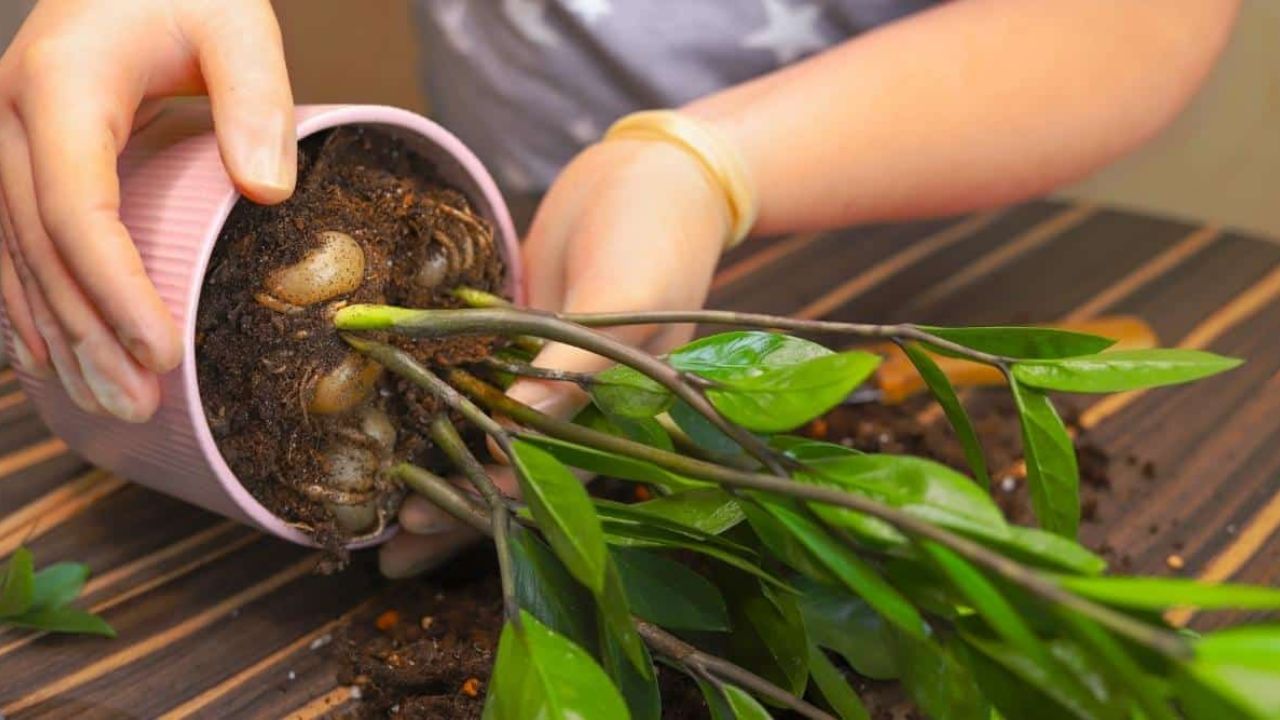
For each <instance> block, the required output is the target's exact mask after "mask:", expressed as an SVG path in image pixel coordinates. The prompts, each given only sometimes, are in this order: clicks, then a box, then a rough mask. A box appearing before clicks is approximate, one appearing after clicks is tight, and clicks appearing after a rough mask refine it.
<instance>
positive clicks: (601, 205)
mask: <svg viewBox="0 0 1280 720" xmlns="http://www.w3.org/2000/svg"><path fill="white" fill-rule="evenodd" d="M729 222H730V219H729V211H728V207H727V203H726V202H725V198H724V194H723V191H722V190H721V189H720V188H719V187H718V186H716V185H714V184H713V183H712V181H711V179H710V178H708V177H707V175H706V173H705V172H704V171H703V169H702V168H701V166H700V165H699V164H698V162H697V160H695V159H694V158H693V157H692V156H690V155H688V154H686V153H685V152H684V151H683V150H681V149H679V148H677V147H675V146H673V145H670V144H667V143H663V142H651V141H636V140H610V141H608V142H603V143H599V144H596V145H593V146H591V147H589V148H587V149H586V150H584V151H582V152H581V153H580V154H579V155H578V156H577V157H576V158H575V159H574V160H573V162H571V163H570V164H569V165H568V167H566V168H565V170H564V171H563V172H562V173H561V174H560V176H559V177H558V178H557V179H556V181H555V182H554V183H553V184H552V186H551V189H550V190H549V191H548V192H547V195H546V197H545V198H544V199H543V201H542V204H541V205H540V206H539V208H538V212H537V215H536V216H535V217H534V220H533V227H532V228H531V230H530V231H529V235H528V237H527V238H526V240H525V242H524V248H523V254H524V267H525V271H526V273H527V290H528V299H529V304H530V306H532V307H534V308H537V309H542V310H552V311H557V312H613V311H639V310H682V309H690V308H699V307H702V304H703V302H704V301H705V300H706V296H707V290H708V288H709V287H710V284H711V276H712V272H713V271H714V269H715V265H716V262H717V260H718V259H719V257H720V252H721V250H722V249H723V247H724V241H725V237H726V235H727V234H728V233H729ZM611 332H612V334H613V335H614V336H615V337H617V338H619V339H621V340H624V341H625V342H628V343H631V344H633V345H636V346H638V347H641V348H643V349H645V350H648V351H650V352H652V353H655V354H658V353H663V352H666V351H668V350H670V349H671V348H673V347H675V346H677V345H680V344H682V343H684V342H686V341H687V340H688V339H689V338H690V337H691V336H692V333H693V328H692V327H689V326H671V327H664V328H657V327H654V326H636V327H627V328H619V329H617V330H616V331H611ZM535 364H537V365H540V366H543V367H553V368H559V369H563V370H572V371H577V372H595V371H598V370H601V369H603V368H605V367H607V366H608V365H609V364H610V362H609V361H608V360H605V359H604V358H601V357H599V356H596V355H593V354H591V353H588V352H585V351H582V350H578V349H576V348H572V347H568V346H565V345H559V344H552V345H549V346H547V347H546V348H545V349H544V350H543V351H542V353H541V354H539V355H538V358H537V359H536V360H535ZM508 394H509V395H510V396H511V397H513V398H515V399H517V400H519V401H521V402H523V403H525V404H527V405H531V406H533V407H535V408H537V409H539V410H541V411H542V412H544V413H548V414H551V415H554V416H556V417H560V418H569V417H572V416H573V415H574V414H575V413H576V412H577V411H578V410H579V409H580V408H581V407H582V406H583V405H584V404H586V402H587V398H586V396H585V395H584V394H583V393H582V391H581V390H579V389H577V388H576V387H573V386H571V385H567V384H566V383H555V382H550V381H541V380H528V379H525V380H521V381H519V382H517V383H516V384H515V385H513V386H512V387H511V389H510V391H509V392H508ZM493 470H494V472H493V473H492V474H493V476H494V479H495V480H496V481H497V482H498V483H499V484H500V485H501V486H502V488H503V490H504V491H506V492H507V493H512V492H513V491H514V489H515V480H514V478H513V477H512V474H511V471H510V469H508V468H495V469H493ZM400 526H401V528H402V529H403V530H404V531H405V532H403V533H401V534H400V535H398V536H397V537H395V538H393V539H392V540H391V541H390V542H388V543H387V544H386V545H384V546H383V547H382V550H381V556H380V560H381V567H382V572H383V573H384V574H386V575H388V576H390V577H406V576H409V575H415V574H417V573H421V572H425V571H427V570H430V569H431V568H434V567H436V566H437V565H439V564H440V563H441V562H443V561H444V560H446V559H448V558H449V557H450V556H451V555H452V554H453V553H455V552H456V551H457V550H458V549H460V548H462V547H464V546H465V545H466V544H468V543H469V542H470V541H472V540H473V539H474V537H475V532H474V531H473V530H470V529H468V528H465V527H462V526H461V525H459V524H458V523H457V522H456V521H455V520H453V518H451V517H449V516H448V515H446V514H445V513H444V511H442V510H440V509H439V508H437V507H435V506H434V505H432V504H431V503H430V502H428V501H426V500H425V499H423V498H421V497H418V496H416V495H415V496H410V497H409V499H408V500H407V501H406V502H405V504H404V507H403V508H402V509H401V511H400Z"/></svg>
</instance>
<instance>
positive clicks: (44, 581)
mask: <svg viewBox="0 0 1280 720" xmlns="http://www.w3.org/2000/svg"><path fill="white" fill-rule="evenodd" d="M87 579H89V566H88V565H85V564H83V563H74V562H60V563H54V564H52V565H50V566H48V567H46V568H44V569H42V570H40V571H39V572H37V573H36V575H35V578H34V582H33V584H32V593H31V607H32V608H37V609H38V608H47V607H61V606H63V605H66V604H67V603H69V602H71V601H72V600H75V599H76V596H78V595H79V594H80V590H81V588H83V587H84V582H85V580H87Z"/></svg>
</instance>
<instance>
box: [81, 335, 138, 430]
mask: <svg viewBox="0 0 1280 720" xmlns="http://www.w3.org/2000/svg"><path fill="white" fill-rule="evenodd" d="M74 352H75V354H76V359H77V360H78V361H79V362H80V370H81V372H83V373H84V381H85V383H86V384H88V386H89V390H90V391H91V392H92V393H93V396H94V397H95V398H97V400H98V402H99V403H100V404H101V405H102V407H103V408H104V409H106V411H107V412H109V413H111V414H112V415H114V416H116V417H118V418H120V419H121V420H124V421H126V422H132V423H140V422H146V421H147V420H148V419H149V418H150V417H151V413H150V411H149V409H148V408H145V407H143V406H142V404H141V403H139V402H138V400H137V399H136V398H134V397H133V396H132V395H130V394H129V392H128V391H126V390H125V389H124V388H123V387H122V386H121V385H120V383H118V382H116V381H115V380H113V379H111V378H109V377H108V376H107V374H106V373H105V372H104V371H103V369H102V368H101V367H99V365H98V362H97V360H96V358H94V357H91V356H90V354H89V353H88V352H85V351H84V347H77V348H75V349H74ZM120 360H121V363H120V365H121V366H120V367H118V368H116V370H117V371H118V372H125V373H134V372H136V371H135V370H134V369H133V368H132V367H130V366H129V365H128V361H127V360H126V359H124V358H120ZM142 382H143V380H142V379H141V378H138V379H137V382H135V383H133V384H134V385H138V384H141V383H142Z"/></svg>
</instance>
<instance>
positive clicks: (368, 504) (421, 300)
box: [196, 127, 504, 547]
mask: <svg viewBox="0 0 1280 720" xmlns="http://www.w3.org/2000/svg"><path fill="white" fill-rule="evenodd" d="M503 277H504V267H503V260H502V257H501V253H500V251H499V249H498V247H497V246H496V244H495V238H494V234H493V229H492V227H491V226H490V225H489V223H487V222H486V221H485V220H483V219H481V218H480V217H479V216H477V215H476V213H475V211H474V210H473V208H472V205H471V203H470V201H469V200H468V198H466V197H465V196H464V195H463V194H462V193H460V192H458V191H456V190H454V189H452V188H449V187H447V186H445V185H444V184H442V183H441V182H440V181H439V180H438V176H437V174H436V173H435V171H434V169H433V168H432V167H431V166H430V164H429V163H428V162H427V161H426V160H425V159H424V158H422V157H421V156H420V155H418V154H417V153H415V152H414V151H412V150H411V149H409V148H407V147H406V146H405V145H404V144H403V143H402V142H401V141H399V140H398V139H395V138H393V137H391V136H390V135H388V134H386V133H384V132H381V131H378V130H375V129H366V128H360V127H353V128H340V129H337V130H333V131H330V132H327V133H324V134H321V135H316V136H312V137H310V138H307V139H306V140H305V141H304V142H303V143H302V145H301V146H300V148H299V181H298V188H297V192H296V193H295V194H294V196H293V197H292V198H291V199H289V200H288V201H286V202H285V203H283V204H281V205H278V206H274V207H264V206H260V205H256V204H254V203H251V202H247V201H243V200H242V201H241V202H240V203H238V204H237V205H236V207H235V209H234V211H233V212H232V214H231V217H230V218H229V219H228V222H227V223H226V226H225V229H224V230H223V233H222V236H221V238H220V239H219V242H218V246H217V249H216V250H215V252H214V255H213V258H212V260H211V262H210V266H209V272H208V273H207V275H206V280H205V285H204V289H203V292H202V295H201V300H200V310H199V317H198V321H197V323H198V324H197V334H196V351H197V353H196V354H197V362H198V369H199V370H198V371H199V380H200V390H201V397H202V400H203V402H204V407H205V414H206V416H207V417H208V420H209V425H210V428H211V429H212V431H213V436H214V438H215V440H216V441H217V443H218V447H219V449H220V450H221V452H222V456H223V457H224V458H225V460H226V462H227V464H228V465H229V466H230V467H231V469H232V471H234V472H235V474H236V476H237V477H238V478H239V479H240V480H241V482H243V483H244V485H245V486H246V487H247V488H248V489H249V491H250V492H252V493H253V495H254V496H255V497H256V498H258V500H259V501H261V502H262V503H263V504H264V505H265V506H266V507H268V508H269V509H271V510H272V511H273V512H275V513H276V514H278V515H280V516H281V517H284V518H286V519H287V520H289V521H291V522H293V523H296V524H297V525H298V526H299V527H302V528H304V529H305V530H307V531H309V532H311V533H313V534H314V535H315V536H316V537H317V538H318V539H321V540H322V541H324V542H325V543H326V544H327V545H329V546H331V547H336V546H338V545H340V544H341V542H342V540H343V539H345V538H349V537H351V536H361V535H367V534H372V533H376V532H378V531H379V530H380V529H381V528H382V527H383V525H384V524H385V523H386V522H387V521H388V518H389V516H390V514H391V513H393V512H394V509H395V507H396V506H397V505H398V502H399V493H398V490H397V488H396V486H395V485H394V484H392V483H389V482H386V481H385V480H380V479H378V478H379V477H381V475H382V474H381V473H380V472H378V471H379V470H380V469H382V468H385V467H387V466H388V465H390V464H392V463H394V462H400V461H405V460H408V461H412V462H415V463H418V464H423V465H426V466H428V467H435V466H438V465H439V464H440V463H439V461H438V460H437V459H435V458H433V457H432V456H431V453H430V449H429V443H428V442H427V441H425V440H424V438H425V437H426V424H427V423H428V422H429V420H430V419H431V417H433V416H434V415H435V414H436V413H437V412H438V410H439V408H440V405H439V402H438V401H437V400H436V399H435V398H433V397H430V396H429V395H427V394H426V393H424V392H423V391H422V390H420V389H418V388H417V387H416V386H414V385H412V384H410V383H408V382H406V381H403V380H400V379H399V378H398V377H396V376H394V375H392V374H391V373H387V372H383V371H382V369H381V367H380V366H378V365H377V364H375V363H373V362H371V361H369V360H366V359H364V358H363V357H361V356H360V355H358V354H356V353H355V352H354V351H353V350H351V348H349V347H348V346H347V345H346V343H344V342H343V341H342V340H341V339H340V338H339V336H338V334H337V333H336V332H335V331H334V329H333V323H332V314H333V312H334V311H335V310H336V309H337V308H338V307H341V306H343V305H345V304H347V303H356V302H372V303H383V302H386V303H394V304H402V305H407V306H410V307H433V308H434V307H455V306H457V305H458V304H459V303H458V301H457V300H455V299H453V297H452V296H451V295H450V294H449V292H448V291H449V290H450V289H451V288H453V287H455V286H459V285H465V286H468V287H474V288H481V289H484V290H488V291H494V292H497V291H499V288H500V287H501V285H502V281H503ZM390 341H391V342H393V343H394V344H395V345H396V346H397V347H399V348H401V349H403V350H405V351H406V352H408V353H410V354H411V355H412V356H413V357H415V358H417V359H418V360H420V361H422V362H424V363H427V364H429V365H432V366H449V365H454V364H458V363H465V362H469V361H474V360H476V359H478V358H481V357H484V356H487V355H488V354H490V352H491V350H492V348H493V347H494V345H495V340H494V339H493V338H490V337H483V336H479V337H477V336H458V337H450V338H442V339H412V338H403V337H400V338H393V339H390Z"/></svg>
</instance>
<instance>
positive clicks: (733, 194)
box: [604, 110, 757, 249]
mask: <svg viewBox="0 0 1280 720" xmlns="http://www.w3.org/2000/svg"><path fill="white" fill-rule="evenodd" d="M604 139H605V140H658V141H662V142H667V143H670V144H672V145H675V146H676V147H678V148H680V149H682V150H684V151H685V152H686V153H688V154H689V155H690V156H692V157H693V158H694V159H695V160H697V161H698V165H699V166H701V167H702V169H703V171H705V172H706V173H707V176H708V177H710V178H711V181H712V183H713V184H714V185H716V186H717V187H719V188H720V189H721V190H722V191H723V192H724V197H725V202H726V203H727V204H728V207H729V236H728V237H726V238H725V248H726V249H728V248H731V247H733V246H735V245H737V244H738V243H740V242H742V241H743V239H745V238H746V237H747V234H748V233H750V232H751V228H752V226H753V225H755V222H756V213H757V207H756V192H755V187H754V186H753V185H752V184H751V180H750V175H748V173H747V164H746V161H745V160H743V158H742V153H740V152H738V149H737V148H736V147H734V146H733V144H732V143H731V142H729V141H728V140H727V139H726V138H725V137H724V136H723V135H722V134H721V133H720V132H718V131H717V130H716V129H715V128H713V127H711V126H710V125H708V124H707V123H704V122H702V121H701V120H697V119H695V118H692V117H689V116H687V115H682V114H680V113H678V112H676V111H674V110H644V111H641V112H636V113H631V114H630V115H626V116H624V117H622V118H621V119H619V120H618V121H617V122H615V123H614V124H613V125H612V126H610V128H609V130H608V132H606V133H605V134H604Z"/></svg>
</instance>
